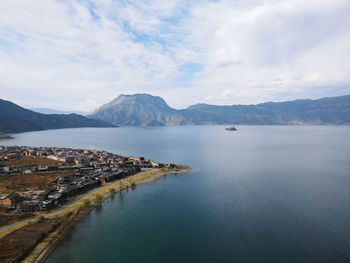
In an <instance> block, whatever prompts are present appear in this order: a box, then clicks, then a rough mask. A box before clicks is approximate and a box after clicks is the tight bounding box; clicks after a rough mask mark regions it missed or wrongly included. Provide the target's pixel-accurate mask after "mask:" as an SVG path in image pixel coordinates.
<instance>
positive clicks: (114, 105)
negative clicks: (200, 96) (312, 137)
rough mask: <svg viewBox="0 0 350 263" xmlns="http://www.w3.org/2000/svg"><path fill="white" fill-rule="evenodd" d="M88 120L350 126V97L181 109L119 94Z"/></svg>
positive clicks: (151, 98) (147, 97)
mask: <svg viewBox="0 0 350 263" xmlns="http://www.w3.org/2000/svg"><path fill="white" fill-rule="evenodd" d="M88 117H89V118H93V119H99V120H103V121H106V122H111V123H114V124H118V125H187V124H195V125H197V124H260V125H265V124H269V125H273V124H289V125H291V124H314V125H315V124H316V125H325V124H350V95H348V96H340V97H332V98H322V99H318V100H309V99H306V100H294V101H286V102H267V103H261V104H257V105H232V106H216V105H208V104H196V105H193V106H190V107H188V108H187V109H182V110H176V109H173V108H171V107H169V106H168V105H167V104H166V102H165V101H164V100H163V99H162V98H160V97H155V96H151V95H148V94H134V95H120V96H119V97H117V98H116V99H114V100H113V101H111V102H110V103H107V104H105V105H103V106H101V107H100V108H99V109H98V110H96V111H95V112H94V113H92V114H91V115H88Z"/></svg>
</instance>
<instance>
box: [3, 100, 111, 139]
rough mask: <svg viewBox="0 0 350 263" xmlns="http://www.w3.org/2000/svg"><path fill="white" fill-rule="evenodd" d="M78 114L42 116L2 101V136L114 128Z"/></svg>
mask: <svg viewBox="0 0 350 263" xmlns="http://www.w3.org/2000/svg"><path fill="white" fill-rule="evenodd" d="M112 126H113V125H111V124H109V123H106V122H104V121H101V120H93V119H88V118H86V117H84V116H81V115H77V114H42V113H37V112H34V111H31V110H28V109H25V108H22V107H20V106H18V105H16V104H14V103H12V102H10V101H6V100H1V99H0V134H1V133H16V132H25V131H40V130H48V129H60V128H78V127H112Z"/></svg>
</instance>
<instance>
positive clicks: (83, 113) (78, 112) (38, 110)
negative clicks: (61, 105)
mask: <svg viewBox="0 0 350 263" xmlns="http://www.w3.org/2000/svg"><path fill="white" fill-rule="evenodd" d="M30 110H32V111H35V112H39V113H43V114H71V113H75V114H78V115H83V116H86V115H88V114H89V112H86V111H63V110H55V109H48V108H33V109H30Z"/></svg>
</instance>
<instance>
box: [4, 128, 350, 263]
mask: <svg viewBox="0 0 350 263" xmlns="http://www.w3.org/2000/svg"><path fill="white" fill-rule="evenodd" d="M224 128H225V126H176V127H123V128H83V129H63V130H50V131H42V132H28V133H22V134H16V135H15V137H16V139H15V140H11V141H6V142H1V144H3V145H29V146H59V147H70V148H88V149H100V150H106V151H109V152H113V153H118V154H122V155H125V156H129V155H133V156H145V157H147V158H152V159H153V160H156V161H160V162H166V163H170V162H171V163H178V164H185V165H189V166H191V167H192V169H193V170H192V171H191V172H190V173H188V174H182V175H179V176H175V175H167V176H166V177H163V178H161V179H160V180H158V181H156V182H153V183H149V184H145V185H140V186H137V187H136V188H135V189H134V190H129V191H124V192H122V193H118V194H116V195H115V196H114V197H113V198H111V199H108V200H106V201H105V202H104V203H103V204H102V205H101V206H100V207H99V208H97V209H95V210H93V211H92V212H91V213H90V214H88V215H87V216H86V217H84V218H83V219H82V220H81V221H80V223H79V224H78V225H76V226H75V227H74V229H73V230H72V231H71V233H69V234H67V235H66V237H65V238H64V240H63V242H61V243H60V244H59V245H58V247H57V249H56V250H55V251H54V252H53V253H52V254H51V256H50V257H49V259H48V262H350V127H349V126H237V128H238V131H236V132H230V131H225V129H224Z"/></svg>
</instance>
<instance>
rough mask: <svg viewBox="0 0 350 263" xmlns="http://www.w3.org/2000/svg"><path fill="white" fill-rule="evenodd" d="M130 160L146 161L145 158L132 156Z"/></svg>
mask: <svg viewBox="0 0 350 263" xmlns="http://www.w3.org/2000/svg"><path fill="white" fill-rule="evenodd" d="M129 160H133V161H138V162H141V161H144V160H145V158H144V157H132V156H130V157H129Z"/></svg>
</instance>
